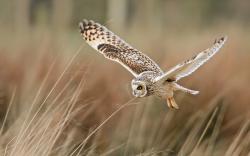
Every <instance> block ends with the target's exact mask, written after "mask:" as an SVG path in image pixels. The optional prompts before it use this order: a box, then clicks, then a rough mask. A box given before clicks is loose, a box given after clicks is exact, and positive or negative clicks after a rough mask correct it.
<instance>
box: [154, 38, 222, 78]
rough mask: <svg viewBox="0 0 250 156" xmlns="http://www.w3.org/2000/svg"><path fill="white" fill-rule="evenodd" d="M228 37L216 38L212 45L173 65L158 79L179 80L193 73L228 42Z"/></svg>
mask: <svg viewBox="0 0 250 156" xmlns="http://www.w3.org/2000/svg"><path fill="white" fill-rule="evenodd" d="M226 40H227V37H222V38H220V39H219V40H215V42H214V44H213V46H212V47H210V48H208V49H206V50H204V51H202V52H200V53H199V54H198V55H196V56H194V57H192V58H191V59H189V60H187V61H184V62H183V63H181V64H178V65H177V66H175V67H173V68H172V69H170V70H169V71H167V72H166V73H165V74H163V75H161V76H159V77H156V79H155V82H156V81H170V82H171V81H178V80H179V79H181V78H183V77H186V76H188V75H190V74H192V73H193V72H194V71H195V70H197V69H198V68H199V67H200V66H201V65H203V64H204V63H205V62H206V61H208V60H209V59H210V58H211V57H213V56H214V54H216V53H217V52H218V51H219V50H220V48H221V47H222V46H223V44H224V43H225V42H226Z"/></svg>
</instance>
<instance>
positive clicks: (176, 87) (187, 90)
mask: <svg viewBox="0 0 250 156" xmlns="http://www.w3.org/2000/svg"><path fill="white" fill-rule="evenodd" d="M174 87H175V90H180V91H183V92H185V93H189V94H193V95H196V94H199V91H196V90H191V89H188V88H185V87H183V86H181V85H178V84H177V83H175V86H174Z"/></svg>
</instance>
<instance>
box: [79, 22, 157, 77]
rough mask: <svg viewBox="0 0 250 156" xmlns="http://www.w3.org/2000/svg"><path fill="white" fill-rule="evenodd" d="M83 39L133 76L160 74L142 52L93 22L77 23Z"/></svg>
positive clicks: (153, 63) (155, 65)
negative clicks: (147, 72) (149, 72)
mask: <svg viewBox="0 0 250 156" xmlns="http://www.w3.org/2000/svg"><path fill="white" fill-rule="evenodd" d="M79 27H80V32H81V34H82V36H83V39H84V40H85V41H86V42H87V43H88V44H89V45H90V46H91V47H93V48H94V49H95V50H97V51H99V52H100V53H101V54H103V55H104V56H105V57H106V58H108V59H110V60H112V61H116V62H118V63H120V64H121V65H122V66H124V67H125V68H126V69H128V70H129V71H130V72H131V73H132V74H133V75H134V76H137V75H139V74H140V73H142V72H144V71H154V72H156V73H162V70H161V69H160V67H159V66H158V65H157V64H156V63H155V62H154V61H153V60H151V59H150V58H149V57H148V56H146V55H145V54H143V53H142V52H140V51H138V50H136V49H134V48H133V47H131V46H130V45H129V44H128V43H126V42H125V41H123V40H122V39H120V38H119V37H118V36H116V35H115V34H114V33H112V32H111V31H109V30H108V29H107V28H106V27H104V26H102V25H100V24H99V23H95V22H94V21H91V20H90V21H88V20H83V21H82V22H80V23H79Z"/></svg>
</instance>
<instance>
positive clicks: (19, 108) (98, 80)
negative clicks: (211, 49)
mask: <svg viewBox="0 0 250 156" xmlns="http://www.w3.org/2000/svg"><path fill="white" fill-rule="evenodd" d="M230 32H231V31H230ZM131 34H133V33H131ZM202 34H204V38H202V39H198V36H196V35H194V36H190V37H189V39H190V38H191V39H192V40H190V41H189V40H188V39H187V37H186V38H185V37H183V38H178V37H174V35H171V34H169V36H171V37H169V36H168V38H163V37H162V38H158V40H155V39H152V40H151V41H148V42H151V43H152V44H148V43H146V42H145V41H141V40H139V39H137V38H138V36H132V39H134V41H135V42H136V41H139V45H138V49H142V48H140V47H143V48H144V50H145V51H153V50H154V51H157V54H158V55H155V54H152V53H149V55H150V56H153V59H155V60H157V62H160V64H161V66H162V67H163V68H164V69H167V67H170V65H174V64H176V63H177V62H179V61H180V60H183V59H185V58H189V57H190V56H192V54H191V52H192V51H197V50H202V49H204V47H207V46H209V45H208V44H207V42H208V41H210V40H211V38H212V39H213V37H212V35H208V34H206V33H202ZM38 36H39V35H38ZM76 36H77V35H76ZM228 36H229V41H228V43H227V44H226V46H225V48H223V50H222V51H221V53H219V54H218V55H217V56H216V57H215V58H214V59H213V60H211V61H210V62H209V63H208V64H207V65H205V66H204V67H202V69H201V70H199V71H197V72H196V73H195V74H194V75H193V76H192V78H187V79H185V80H184V81H182V82H181V83H182V84H185V86H187V87H189V88H194V89H198V90H200V91H201V94H200V95H198V96H196V97H193V96H189V95H186V94H181V93H179V94H177V101H178V103H179V105H180V107H181V109H180V110H178V111H175V110H169V109H168V108H167V106H166V104H165V103H164V102H163V101H161V100H159V99H155V98H153V97H149V98H145V99H134V98H133V97H132V96H131V94H130V86H129V80H130V79H131V78H132V76H131V75H129V74H128V73H127V72H126V71H125V70H123V69H122V68H121V67H120V66H119V65H114V64H113V63H111V62H108V61H106V60H104V59H103V58H102V57H101V56H100V55H97V54H96V53H93V50H92V49H90V48H88V47H86V46H85V45H84V46H81V47H80V49H76V48H74V47H73V46H72V44H71V43H72V42H70V41H69V40H65V41H60V40H57V39H55V38H53V37H51V36H47V35H45V36H43V37H42V40H41V41H37V39H36V37H37V36H36V35H35V36H33V38H32V40H33V41H32V42H31V41H29V40H28V41H25V42H26V43H25V44H24V43H23V42H22V43H20V44H18V43H19V42H17V43H13V44H14V45H16V46H9V47H8V46H5V47H4V46H2V47H3V48H1V56H0V76H1V77H0V78H1V79H0V105H1V114H0V115H1V116H0V117H1V121H2V122H1V137H0V138H1V142H0V143H1V144H0V145H1V146H0V147H1V148H0V152H1V155H10V156H14V155H18V156H22V155H25V156H29V155H32V156H33V155H60V156H63V155H72V156H75V155H105V156H107V155H164V156H165V155H180V156H182V155H201V154H202V155H207V156H210V155H247V154H249V152H250V151H249V149H250V148H249V146H250V143H249V140H250V133H249V132H250V121H249V114H247V113H249V111H248V110H249V108H250V107H249V93H250V90H249V87H248V86H249V85H248V80H249V78H250V73H249V70H248V67H249V65H250V63H249V61H248V60H249V57H250V55H249V54H248V52H247V50H249V49H250V47H248V46H247V39H242V38H240V36H243V35H235V34H233V33H232V34H231V35H230V34H228ZM77 37H78V36H77ZM60 38H61V37H59V39H60ZM139 38H140V36H139ZM38 39H41V38H38ZM6 40H7V41H6V42H8V39H6ZM72 40H73V41H74V39H72ZM159 40H161V42H158V41H159ZM79 42H80V37H79V41H78V40H77V41H76V43H79ZM132 42H133V41H132ZM178 42H179V43H183V45H182V46H181V47H180V46H177V45H178ZM244 42H246V43H244ZM59 43H60V44H59ZM194 43H195V44H194ZM211 43H212V41H211ZM21 45H22V46H21ZM67 45H70V46H71V47H68V46H67ZM73 45H75V43H74V44H73ZM144 45H145V46H144ZM191 45H192V46H191ZM195 45H197V46H198V47H197V48H193V46H195ZM243 45H245V46H244V47H242V46H243ZM78 46H79V45H78ZM75 47H77V46H75ZM72 49H76V50H72ZM184 50H185V51H190V52H188V53H181V54H182V55H177V54H178V53H179V54H180V51H184ZM12 51H14V52H13V53H11V52H12ZM65 51H71V53H68V52H65ZM165 51H166V53H165ZM169 51H171V53H167V52H169ZM244 51H245V52H244ZM92 54H93V55H92ZM160 58H161V59H160ZM169 58H171V59H169ZM165 60H167V61H168V62H165Z"/></svg>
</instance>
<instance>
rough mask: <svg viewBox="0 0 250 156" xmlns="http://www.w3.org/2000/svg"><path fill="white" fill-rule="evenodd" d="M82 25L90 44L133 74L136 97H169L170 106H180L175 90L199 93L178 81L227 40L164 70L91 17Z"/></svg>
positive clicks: (207, 58) (220, 40) (195, 68)
mask: <svg viewBox="0 0 250 156" xmlns="http://www.w3.org/2000/svg"><path fill="white" fill-rule="evenodd" d="M79 27H80V32H81V35H82V37H83V39H84V40H85V41H86V42H87V43H88V44H89V45H90V46H91V47H93V48H94V49H95V50H97V51H98V52H100V53H101V54H103V55H104V57H105V58H108V59H110V60H112V61H115V62H118V63H119V64H121V65H122V66H123V67H125V68H126V69H127V70H128V71H130V72H131V73H132V74H133V75H134V77H135V78H134V79H133V80H132V81H131V86H132V94H133V95H134V96H135V97H147V96H151V95H156V96H158V97H160V98H163V99H166V101H167V104H168V106H169V107H170V108H175V109H178V108H179V106H178V105H177V104H176V102H175V100H174V97H173V96H174V92H175V91H183V92H186V93H190V94H193V95H196V94H198V93H199V91H194V90H191V89H187V88H185V87H183V86H181V85H179V84H177V81H178V80H180V79H181V78H183V77H186V76H188V75H190V74H192V73H193V72H194V71H195V70H197V69H198V68H199V67H200V66H201V65H202V64H204V63H205V62H206V61H207V60H209V59H210V58H211V57H212V56H214V54H215V53H217V52H218V51H219V49H220V48H221V47H222V46H223V44H224V43H225V41H226V40H227V37H222V38H220V39H218V40H215V42H214V44H213V45H212V46H211V47H210V48H208V49H206V50H204V51H202V52H200V53H199V54H198V55H195V56H194V57H192V58H191V59H189V60H186V61H184V62H182V63H180V64H178V65H176V66H174V67H173V68H171V69H170V70H168V71H167V72H163V70H162V69H161V68H160V67H159V66H158V65H157V64H156V63H155V62H154V61H153V60H152V59H150V58H149V57H148V56H147V55H145V54H143V53H142V52H140V51H139V50H137V49H135V48H133V47H132V46H130V45H129V44H128V43H126V42H125V41H123V40H122V39H121V38H120V37H118V36H117V35H115V34H114V33H112V32H111V31H110V30H108V29H107V28H106V27H104V26H102V25H101V24H99V23H96V22H94V21H92V20H83V21H82V22H80V23H79Z"/></svg>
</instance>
